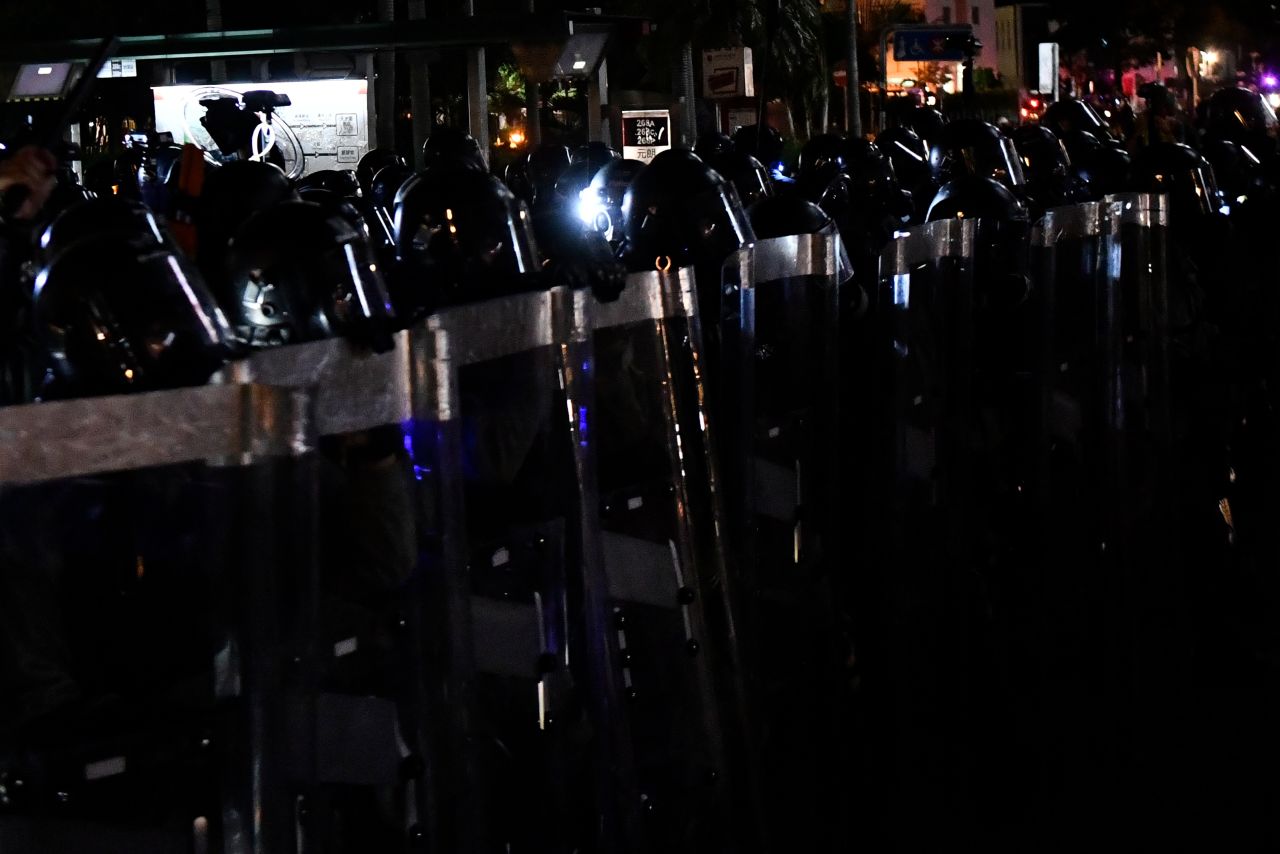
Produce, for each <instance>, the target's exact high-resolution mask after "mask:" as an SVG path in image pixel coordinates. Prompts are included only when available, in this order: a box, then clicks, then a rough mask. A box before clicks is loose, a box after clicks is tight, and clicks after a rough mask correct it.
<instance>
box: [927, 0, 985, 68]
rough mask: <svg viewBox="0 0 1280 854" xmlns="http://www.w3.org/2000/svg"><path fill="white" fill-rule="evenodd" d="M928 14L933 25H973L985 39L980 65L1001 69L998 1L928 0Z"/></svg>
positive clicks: (982, 39) (979, 57) (978, 61)
mask: <svg viewBox="0 0 1280 854" xmlns="http://www.w3.org/2000/svg"><path fill="white" fill-rule="evenodd" d="M924 14H925V20H927V21H928V22H929V23H931V24H972V25H973V34H974V35H975V36H977V37H978V41H980V42H982V53H980V54H979V55H978V58H977V62H976V64H977V66H978V67H979V68H989V69H991V70H992V71H994V72H997V73H998V72H999V70H1000V60H999V56H998V50H997V47H996V35H997V31H996V3H995V0H926V2H925V4H924Z"/></svg>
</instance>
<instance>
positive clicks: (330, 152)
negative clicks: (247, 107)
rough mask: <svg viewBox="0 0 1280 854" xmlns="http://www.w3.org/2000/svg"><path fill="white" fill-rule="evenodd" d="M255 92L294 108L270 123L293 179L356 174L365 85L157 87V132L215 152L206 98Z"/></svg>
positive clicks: (364, 135) (364, 139) (363, 145)
mask: <svg viewBox="0 0 1280 854" xmlns="http://www.w3.org/2000/svg"><path fill="white" fill-rule="evenodd" d="M253 89H270V90H271V91H273V92H279V93H281V94H284V95H288V96H289V100H291V101H292V102H293V103H292V105H291V106H288V107H280V108H279V109H277V110H276V112H275V116H274V117H273V118H272V124H273V126H274V127H275V129H276V133H277V138H276V144H277V145H279V146H280V149H281V151H282V152H283V153H284V158H285V163H286V171H288V172H289V173H290V175H291V177H294V176H299V175H304V174H310V173H311V172H317V171H319V170H321V169H354V168H355V165H356V164H357V163H359V162H360V158H361V157H363V156H364V154H365V153H366V152H367V151H368V150H369V96H368V88H367V85H366V83H365V81H364V80H361V79H356V80H298V81H290V82H283V81H282V82H271V83H220V84H217V85H211V86H155V87H153V88H152V90H151V94H152V97H153V99H154V100H155V110H156V130H157V131H161V132H165V131H167V132H169V133H172V134H173V138H174V140H175V141H176V142H178V143H179V144H181V143H183V142H194V143H195V144H196V145H199V146H200V147H201V148H205V149H211V148H214V147H216V146H215V145H214V143H213V140H212V139H210V138H209V134H208V132H207V131H205V129H204V127H203V126H202V125H201V124H200V118H201V116H203V115H204V111H205V108H204V107H202V106H200V101H201V100H203V99H207V98H220V97H221V98H236V97H239V96H240V95H243V94H244V93H245V92H248V91H251V90H253Z"/></svg>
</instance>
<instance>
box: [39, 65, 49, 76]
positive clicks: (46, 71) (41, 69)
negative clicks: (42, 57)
mask: <svg viewBox="0 0 1280 854" xmlns="http://www.w3.org/2000/svg"><path fill="white" fill-rule="evenodd" d="M52 73H53V66H52V65H42V66H40V67H39V68H38V69H36V74H39V75H41V76H42V77H43V76H44V75H46V74H52Z"/></svg>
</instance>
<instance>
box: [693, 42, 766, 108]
mask: <svg viewBox="0 0 1280 854" xmlns="http://www.w3.org/2000/svg"><path fill="white" fill-rule="evenodd" d="M755 94H756V85H755V73H754V69H753V68H752V63H751V48H749V47H724V48H715V49H713V50H704V51H703V52H702V97H704V98H750V97H753V96H754V95H755Z"/></svg>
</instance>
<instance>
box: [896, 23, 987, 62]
mask: <svg viewBox="0 0 1280 854" xmlns="http://www.w3.org/2000/svg"><path fill="white" fill-rule="evenodd" d="M970 33H972V30H969V29H966V28H962V27H956V28H954V29H949V30H946V29H936V30H899V31H898V32H896V33H894V34H893V58H894V60H895V61H896V62H911V61H917V62H960V61H961V60H963V59H965V53H964V50H963V49H961V48H959V47H948V42H951V43H952V44H962V43H963V40H964V39H965V38H966V37H967V36H969V35H970Z"/></svg>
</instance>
